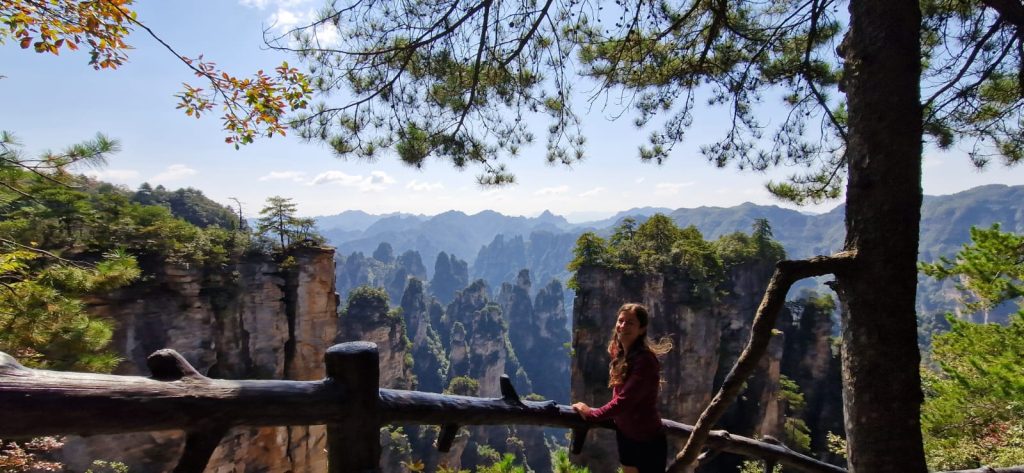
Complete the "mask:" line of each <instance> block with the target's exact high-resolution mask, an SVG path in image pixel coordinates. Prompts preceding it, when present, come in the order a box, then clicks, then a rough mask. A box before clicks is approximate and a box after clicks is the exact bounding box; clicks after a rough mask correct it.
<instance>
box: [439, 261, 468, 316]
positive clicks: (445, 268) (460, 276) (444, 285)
mask: <svg viewBox="0 0 1024 473" xmlns="http://www.w3.org/2000/svg"><path fill="white" fill-rule="evenodd" d="M467 284H469V265H468V264H467V263H466V262H465V261H462V260H460V259H458V258H456V257H455V255H448V254H447V253H445V252H443V251H442V252H440V253H438V254H437V260H435V261H434V277H433V278H431V279H430V292H431V293H432V294H433V295H434V297H437V299H438V300H439V301H441V303H442V304H448V303H450V302H451V301H452V300H453V299H454V298H455V293H456V292H458V291H459V290H461V289H462V288H464V287H466V285H467Z"/></svg>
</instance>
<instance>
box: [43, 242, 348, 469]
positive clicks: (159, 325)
mask: <svg viewBox="0 0 1024 473" xmlns="http://www.w3.org/2000/svg"><path fill="white" fill-rule="evenodd" d="M292 256H294V258H295V264H294V265H292V266H290V267H289V268H281V267H279V266H278V265H277V264H276V263H274V262H273V261H271V260H270V258H269V257H253V258H250V259H247V260H245V261H241V262H239V263H237V264H234V265H232V266H229V267H227V268H225V269H224V270H223V271H220V272H217V273H216V274H210V273H206V274H204V273H203V272H202V271H200V270H196V269H186V268H180V267H176V266H169V265H167V266H159V267H156V268H148V271H147V272H148V273H150V274H153V277H152V278H149V279H146V280H143V281H141V282H139V283H136V284H134V285H132V286H130V287H128V288H125V289H122V290H119V291H117V292H115V293H113V294H111V295H110V296H109V297H107V298H105V299H103V300H96V301H93V304H92V306H91V308H90V310H91V311H93V312H95V313H97V314H101V315H104V316H107V317H110V318H112V319H113V320H115V321H117V325H118V329H117V331H116V333H115V336H114V340H113V342H112V348H114V349H115V350H117V351H118V352H119V353H121V355H122V356H123V357H124V359H125V360H124V362H123V363H122V364H121V365H120V367H119V368H118V369H117V371H116V374H124V375H142V376H148V375H149V372H148V369H147V368H146V364H145V358H146V357H147V356H148V355H149V354H150V353H152V352H154V351H156V350H158V349H161V348H172V349H174V350H177V351H178V352H179V353H181V354H182V355H183V356H184V357H185V358H186V359H187V360H188V361H189V362H190V363H191V364H192V365H193V366H195V367H196V368H197V369H198V370H199V371H200V372H202V373H204V374H206V375H208V376H211V377H216V378H227V379H238V378H245V379H296V380H313V379H320V378H322V377H323V376H324V365H323V351H324V349H325V348H326V347H328V346H330V345H331V344H332V343H333V342H334V338H335V335H336V333H337V328H336V324H337V315H336V313H337V305H338V300H337V295H336V294H335V288H334V279H333V277H331V276H332V274H333V269H334V251H333V250H332V249H327V248H323V249H321V248H308V249H299V250H296V251H295V252H294V253H293V254H292ZM183 440H184V436H183V434H182V433H180V432H155V433H141V434H122V435H110V436H93V437H89V438H70V439H69V440H68V443H67V446H66V448H65V449H64V450H63V453H62V455H63V457H62V458H61V460H62V461H64V462H65V463H66V465H67V467H68V470H69V471H84V470H85V469H87V468H88V467H89V464H90V463H91V462H92V461H93V460H96V459H104V460H116V461H121V462H124V463H126V464H127V465H128V467H129V468H130V471H139V472H164V471H171V469H173V468H174V466H175V465H176V464H177V460H178V457H179V456H180V454H181V451H182V449H183ZM325 445H326V438H325V431H324V428H323V427H322V426H309V427H307V426H303V427H279V428H261V429H253V428H239V429H234V430H232V431H231V432H229V434H228V435H227V436H226V437H225V439H224V441H222V442H221V444H220V446H219V447H218V448H217V450H216V451H215V452H214V455H213V457H212V458H211V461H210V464H209V466H208V468H207V471H208V472H230V471H268V472H270V471H273V472H285V471H324V470H325V469H326V457H325V455H324V453H323V451H324V446H325Z"/></svg>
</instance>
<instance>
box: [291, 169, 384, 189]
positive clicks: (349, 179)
mask: <svg viewBox="0 0 1024 473" xmlns="http://www.w3.org/2000/svg"><path fill="white" fill-rule="evenodd" d="M394 183H395V180H394V178H392V177H391V176H389V175H388V174H387V173H386V172H384V171H373V172H371V173H370V175H369V176H362V175H351V174H345V173H343V172H341V171H327V172H322V173H320V174H318V175H317V176H316V177H314V178H313V180H312V181H310V185H314V186H318V185H321V184H334V185H338V186H341V187H351V188H353V189H357V190H359V192H380V191H382V190H385V189H387V188H388V186H389V185H391V184H394Z"/></svg>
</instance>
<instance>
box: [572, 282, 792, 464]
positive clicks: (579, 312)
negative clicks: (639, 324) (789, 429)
mask: <svg viewBox="0 0 1024 473" xmlns="http://www.w3.org/2000/svg"><path fill="white" fill-rule="evenodd" d="M771 271H772V267H771V266H770V265H760V266H749V265H748V266H741V267H739V268H736V269H734V270H733V271H732V272H731V273H730V275H729V281H728V283H727V284H728V285H730V286H731V287H730V288H729V289H730V291H729V294H730V295H729V296H727V297H725V298H723V300H721V301H720V302H718V303H716V304H715V305H714V306H706V305H701V304H700V303H699V302H698V301H695V300H692V298H691V297H690V296H689V294H690V292H691V291H690V290H689V284H690V282H688V281H686V280H685V279H678V278H675V279H673V278H672V277H670V276H665V275H662V274H648V275H643V274H634V275H628V274H625V273H623V272H622V271H618V270H611V269H603V268H593V267H585V268H581V269H580V270H579V271H578V272H577V275H576V277H577V281H578V283H579V290H577V292H576V300H575V304H574V307H573V327H574V336H573V353H574V356H573V358H572V399H573V400H580V401H583V402H586V403H587V404H590V405H591V406H600V405H603V404H604V403H605V402H607V401H608V400H609V399H610V398H611V389H610V388H608V387H607V385H608V361H609V359H608V354H607V351H606V350H607V344H608V341H609V337H610V334H611V333H612V330H613V327H614V323H615V317H616V314H617V311H618V308H619V306H620V305H622V304H623V303H625V302H641V303H643V304H645V305H647V307H648V308H649V309H650V312H651V321H650V326H649V328H648V334H649V335H650V336H652V337H654V338H660V337H662V336H668V337H669V338H670V339H671V340H672V342H673V345H674V348H673V349H672V351H671V352H669V353H668V354H667V355H666V356H665V357H664V358H663V359H662V360H661V376H662V380H663V382H664V384H663V385H662V390H661V393H660V396H659V402H660V405H659V412H660V413H661V415H662V417H665V418H671V419H675V420H678V421H680V422H684V423H688V424H693V423H694V422H695V421H696V420H697V417H698V416H699V415H700V412H701V411H702V410H703V408H704V406H705V405H706V404H707V403H708V402H709V401H710V399H711V397H712V396H713V395H714V392H715V389H717V387H718V386H719V385H720V384H721V382H722V380H723V379H724V377H725V374H726V373H727V371H728V370H729V369H730V368H731V367H732V364H733V362H734V361H735V359H736V357H737V356H738V354H739V352H740V351H741V349H742V346H743V345H744V344H745V343H746V340H747V337H748V335H749V327H750V321H751V320H752V319H753V316H754V312H755V310H756V308H757V305H758V304H759V302H760V300H761V296H762V294H763V290H764V288H765V286H767V282H768V278H769V277H770V275H771ZM780 342H781V341H776V343H774V345H775V346H774V347H773V349H772V350H770V352H769V354H768V356H767V357H766V360H765V361H764V362H762V366H761V368H759V370H758V373H757V374H756V375H755V376H754V378H753V380H752V381H751V382H750V383H748V389H747V391H746V393H745V395H744V396H741V400H740V401H739V402H737V403H736V404H734V405H733V407H732V409H731V410H730V413H729V414H728V415H727V417H728V419H723V421H722V422H721V423H720V424H719V425H720V426H721V428H724V429H727V430H729V431H730V432H733V433H737V434H740V435H747V436H755V437H757V436H761V435H772V436H775V437H776V438H782V435H781V434H782V425H783V424H782V421H783V419H782V416H781V415H780V414H779V413H778V412H779V409H778V406H777V402H776V401H775V398H774V396H771V395H769V394H767V393H772V392H776V391H777V386H778V382H779V381H778V373H779V364H780V360H781V343H780ZM681 447H682V445H681V444H680V445H675V446H674V448H673V446H672V445H670V448H669V450H670V453H672V451H678V449H679V448H681ZM575 460H577V461H580V462H582V463H584V464H585V465H587V466H588V467H590V469H591V471H593V472H613V471H615V469H616V468H617V466H618V457H617V455H616V447H615V441H614V435H612V434H611V433H610V432H591V433H590V434H589V436H588V439H587V443H586V446H585V448H584V451H583V453H582V454H581V455H579V456H578V458H576V459H575ZM711 467H714V465H711ZM708 471H725V470H724V469H723V467H719V468H713V469H709V470H708ZM732 471H734V470H732Z"/></svg>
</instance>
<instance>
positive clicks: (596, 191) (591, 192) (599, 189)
mask: <svg viewBox="0 0 1024 473" xmlns="http://www.w3.org/2000/svg"><path fill="white" fill-rule="evenodd" d="M605 190H606V189H605V188H604V187H595V188H593V189H590V190H589V191H586V192H581V193H580V195H579V196H580V197H594V196H595V195H598V194H600V193H602V192H604V191H605Z"/></svg>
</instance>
